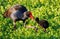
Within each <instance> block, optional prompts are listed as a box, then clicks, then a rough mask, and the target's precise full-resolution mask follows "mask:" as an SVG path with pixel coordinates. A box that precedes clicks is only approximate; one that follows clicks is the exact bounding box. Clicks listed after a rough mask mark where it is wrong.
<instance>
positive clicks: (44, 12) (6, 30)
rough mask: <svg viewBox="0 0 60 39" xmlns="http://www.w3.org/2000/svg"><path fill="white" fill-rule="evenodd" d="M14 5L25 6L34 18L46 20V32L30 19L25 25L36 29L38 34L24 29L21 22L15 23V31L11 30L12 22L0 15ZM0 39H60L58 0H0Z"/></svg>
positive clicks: (59, 3) (59, 6) (59, 1)
mask: <svg viewBox="0 0 60 39" xmlns="http://www.w3.org/2000/svg"><path fill="white" fill-rule="evenodd" d="M15 4H21V5H24V6H26V8H27V9H28V10H29V11H31V12H32V14H33V16H34V17H35V18H36V17H39V19H46V20H48V22H49V28H47V32H44V31H43V28H41V27H39V26H38V24H37V23H36V22H35V21H32V20H30V19H28V22H27V24H26V25H33V26H36V27H38V28H39V30H38V32H35V31H34V30H33V29H26V28H24V26H23V23H22V22H17V23H16V24H17V29H16V30H12V29H13V24H12V20H10V19H9V18H6V19H4V18H3V15H2V14H3V13H4V12H5V10H6V9H8V8H9V7H11V6H13V5H15ZM0 39H60V0H0Z"/></svg>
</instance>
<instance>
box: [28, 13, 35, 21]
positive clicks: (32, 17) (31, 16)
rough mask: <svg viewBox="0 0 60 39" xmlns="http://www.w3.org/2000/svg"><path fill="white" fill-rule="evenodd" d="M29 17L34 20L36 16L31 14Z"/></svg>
mask: <svg viewBox="0 0 60 39" xmlns="http://www.w3.org/2000/svg"><path fill="white" fill-rule="evenodd" d="M29 17H30V18H31V19H32V20H33V19H34V16H33V15H32V13H31V12H29Z"/></svg>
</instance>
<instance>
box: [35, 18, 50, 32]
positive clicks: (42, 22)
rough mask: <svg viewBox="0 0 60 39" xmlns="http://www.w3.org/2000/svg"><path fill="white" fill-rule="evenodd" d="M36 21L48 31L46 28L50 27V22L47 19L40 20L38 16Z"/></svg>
mask: <svg viewBox="0 0 60 39" xmlns="http://www.w3.org/2000/svg"><path fill="white" fill-rule="evenodd" d="M35 21H36V22H37V23H38V24H39V25H40V26H42V27H43V28H44V32H45V31H46V29H47V28H48V27H49V23H48V21H46V20H39V18H38V17H36V19H35Z"/></svg>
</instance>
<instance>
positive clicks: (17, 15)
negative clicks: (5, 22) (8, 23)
mask: <svg viewBox="0 0 60 39" xmlns="http://www.w3.org/2000/svg"><path fill="white" fill-rule="evenodd" d="M3 16H4V17H8V18H11V19H12V20H13V24H14V28H16V21H19V20H22V21H23V23H24V25H25V21H26V19H28V18H31V19H34V17H33V15H32V12H30V11H28V10H27V9H26V7H25V6H23V5H19V4H16V5H14V6H12V7H10V8H9V9H7V10H6V11H5V12H4V14H3Z"/></svg>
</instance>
